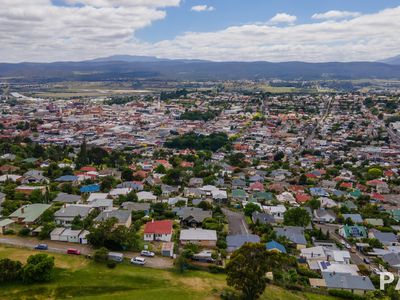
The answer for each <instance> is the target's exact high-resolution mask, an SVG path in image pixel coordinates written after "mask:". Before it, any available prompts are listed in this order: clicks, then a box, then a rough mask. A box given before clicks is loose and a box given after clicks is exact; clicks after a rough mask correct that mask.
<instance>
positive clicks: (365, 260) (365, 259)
mask: <svg viewBox="0 0 400 300" xmlns="http://www.w3.org/2000/svg"><path fill="white" fill-rule="evenodd" d="M363 261H364V263H366V264H367V265H369V264H370V263H371V262H370V261H369V259H368V258H366V257H364V259H363Z"/></svg>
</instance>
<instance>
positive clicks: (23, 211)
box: [21, 206, 25, 214]
mask: <svg viewBox="0 0 400 300" xmlns="http://www.w3.org/2000/svg"><path fill="white" fill-rule="evenodd" d="M21 213H22V214H23V213H25V207H24V206H22V207H21Z"/></svg>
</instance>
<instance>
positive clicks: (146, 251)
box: [140, 250, 155, 257]
mask: <svg viewBox="0 0 400 300" xmlns="http://www.w3.org/2000/svg"><path fill="white" fill-rule="evenodd" d="M140 255H142V256H148V257H154V255H155V253H154V252H151V251H149V250H142V252H140Z"/></svg>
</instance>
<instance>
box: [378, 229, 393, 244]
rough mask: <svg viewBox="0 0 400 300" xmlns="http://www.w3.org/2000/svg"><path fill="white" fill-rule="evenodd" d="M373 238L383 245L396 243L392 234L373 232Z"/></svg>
mask: <svg viewBox="0 0 400 300" xmlns="http://www.w3.org/2000/svg"><path fill="white" fill-rule="evenodd" d="M374 236H375V238H376V239H378V240H379V241H380V242H381V243H383V244H385V243H397V242H398V240H397V237H396V235H395V234H394V233H393V232H381V231H374Z"/></svg>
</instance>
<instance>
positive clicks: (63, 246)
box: [0, 236, 173, 269]
mask: <svg viewBox="0 0 400 300" xmlns="http://www.w3.org/2000/svg"><path fill="white" fill-rule="evenodd" d="M40 243H42V244H47V245H48V247H49V248H48V250H47V251H48V252H52V253H61V254H64V253H66V252H67V249H69V248H74V249H78V250H80V251H81V254H82V255H88V254H92V253H93V252H94V249H93V248H92V247H91V246H89V245H80V244H73V243H66V242H57V241H48V240H45V241H39V240H37V239H35V238H29V237H15V236H1V237H0V244H4V245H10V246H15V247H23V248H30V249H33V248H34V247H35V246H36V245H37V244H40ZM122 253H124V256H125V257H126V258H128V259H131V258H132V257H135V256H139V255H140V254H139V253H137V252H122ZM146 261H147V262H146V266H147V267H150V268H156V269H169V268H172V267H173V260H172V259H170V258H167V257H162V256H155V257H147V258H146Z"/></svg>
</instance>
